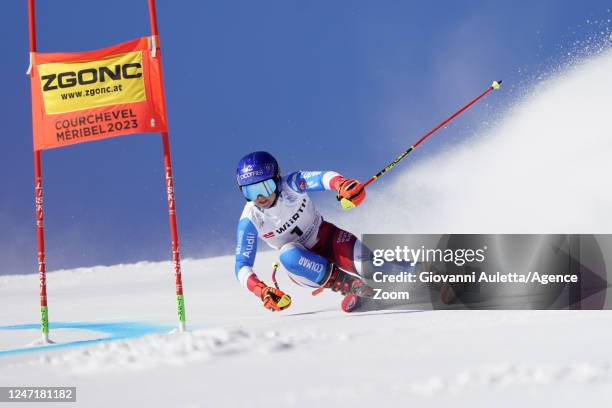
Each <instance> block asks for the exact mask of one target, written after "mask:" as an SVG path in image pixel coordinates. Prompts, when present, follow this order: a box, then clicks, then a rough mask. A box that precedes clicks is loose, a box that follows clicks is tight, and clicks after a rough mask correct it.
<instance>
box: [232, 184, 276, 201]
mask: <svg viewBox="0 0 612 408" xmlns="http://www.w3.org/2000/svg"><path fill="white" fill-rule="evenodd" d="M240 190H241V191H242V194H243V195H244V197H245V198H246V199H247V200H249V201H255V200H256V199H257V197H259V196H263V197H264V198H268V197H270V196H271V195H272V193H274V192H275V191H276V182H275V181H274V179H267V180H264V181H260V182H259V183H255V184H249V185H247V186H241V187H240Z"/></svg>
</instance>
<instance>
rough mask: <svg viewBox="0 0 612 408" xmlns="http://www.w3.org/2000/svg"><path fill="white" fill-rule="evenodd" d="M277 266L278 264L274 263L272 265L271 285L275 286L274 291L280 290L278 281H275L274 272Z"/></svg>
mask: <svg viewBox="0 0 612 408" xmlns="http://www.w3.org/2000/svg"><path fill="white" fill-rule="evenodd" d="M279 266H280V264H279V263H278V262H274V263H273V264H272V283H274V286H276V289H278V290H280V288H279V287H278V281H277V280H276V270H277V269H278V267H279Z"/></svg>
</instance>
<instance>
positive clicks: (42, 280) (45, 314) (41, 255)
mask: <svg viewBox="0 0 612 408" xmlns="http://www.w3.org/2000/svg"><path fill="white" fill-rule="evenodd" d="M28 22H29V27H30V62H31V60H32V53H34V52H36V9H35V6H34V0H28ZM34 197H35V205H36V233H37V238H38V279H39V284H40V328H41V332H42V343H44V344H49V343H52V341H51V340H50V339H49V309H48V306H47V269H46V266H45V226H44V222H43V220H44V216H43V188H42V160H41V153H40V150H35V151H34Z"/></svg>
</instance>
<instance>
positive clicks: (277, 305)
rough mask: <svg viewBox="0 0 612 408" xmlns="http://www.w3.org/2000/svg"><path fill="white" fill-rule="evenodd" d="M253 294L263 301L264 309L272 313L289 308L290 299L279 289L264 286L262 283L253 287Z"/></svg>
mask: <svg viewBox="0 0 612 408" xmlns="http://www.w3.org/2000/svg"><path fill="white" fill-rule="evenodd" d="M253 293H254V294H255V296H258V297H259V298H260V299H261V300H262V301H263V305H264V307H265V308H266V309H268V310H270V311H272V312H278V311H281V310H285V309H287V308H288V307H289V306H291V297H290V296H289V295H287V294H286V293H285V292H283V291H282V290H280V289H277V288H272V287H270V286H266V284H265V283H263V282H259V283H257V285H255V287H254V288H253Z"/></svg>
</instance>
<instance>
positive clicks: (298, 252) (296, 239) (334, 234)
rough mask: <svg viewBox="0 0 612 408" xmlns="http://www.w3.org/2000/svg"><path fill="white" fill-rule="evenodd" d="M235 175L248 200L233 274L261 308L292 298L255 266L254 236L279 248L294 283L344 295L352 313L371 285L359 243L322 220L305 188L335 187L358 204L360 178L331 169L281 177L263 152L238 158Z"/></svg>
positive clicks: (277, 305)
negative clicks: (364, 271) (362, 274)
mask: <svg viewBox="0 0 612 408" xmlns="http://www.w3.org/2000/svg"><path fill="white" fill-rule="evenodd" d="M236 180H237V182H238V187H239V188H240V191H241V192H242V194H243V195H244V197H245V198H246V200H247V203H246V204H245V206H244V210H243V211H242V215H241V217H240V221H239V222H238V234H237V245H236V264H235V274H236V277H237V279H238V280H239V281H240V283H241V284H242V285H243V286H244V287H246V288H247V289H248V290H250V291H251V292H252V293H253V294H255V296H257V297H258V298H260V299H261V300H262V301H263V304H264V307H265V308H267V309H269V310H272V311H279V310H283V309H286V308H287V307H289V306H290V304H291V298H290V297H289V296H288V295H286V294H285V293H284V292H283V291H281V290H280V289H278V287H276V288H275V287H270V286H267V285H266V284H265V283H264V282H263V281H261V280H260V279H259V278H258V277H257V275H256V274H255V272H254V271H253V265H254V263H255V255H256V252H257V238H258V237H259V238H261V239H262V240H263V241H265V242H266V243H267V244H268V245H269V246H271V247H272V248H275V249H280V262H281V263H282V264H283V266H284V267H285V269H286V270H287V271H288V273H289V277H290V278H291V280H292V281H293V282H295V283H296V284H298V285H300V286H306V287H311V288H317V290H316V291H315V292H317V293H318V291H321V290H322V289H325V288H329V289H331V290H332V291H335V292H340V293H342V294H343V295H345V298H344V300H343V302H342V309H343V310H345V311H347V312H350V311H352V310H354V309H355V307H357V306H358V304H359V298H360V297H362V296H363V297H369V296H371V294H372V289H371V288H370V287H369V286H367V285H366V284H365V283H364V282H363V280H362V278H361V277H360V269H361V260H362V251H361V242H360V241H359V240H358V239H357V237H356V236H355V235H353V234H351V233H350V232H348V231H344V230H342V229H340V228H338V227H336V226H335V225H334V224H331V223H329V222H327V221H325V220H323V218H322V217H321V214H319V212H318V211H317V209H316V208H315V206H314V203H313V202H312V201H311V199H310V197H309V196H308V192H309V191H322V190H335V191H336V193H337V198H338V200H340V199H342V198H344V199H347V200H349V201H350V202H351V203H352V204H353V205H355V206H357V205H359V204H361V203H362V202H363V200H364V199H365V196H366V193H365V189H364V188H363V185H362V184H361V183H359V181H357V180H355V179H347V178H344V177H342V176H341V175H340V174H338V173H336V172H334V171H297V172H294V173H291V174H289V175H288V176H286V177H285V176H281V174H280V168H279V166H278V163H277V161H276V159H274V157H272V155H271V154H270V153H268V152H263V151H259V152H253V153H249V154H247V155H246V156H244V157H243V158H242V159H241V160H240V161H239V162H238V167H237V170H236ZM313 294H315V293H314V292H313Z"/></svg>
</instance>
